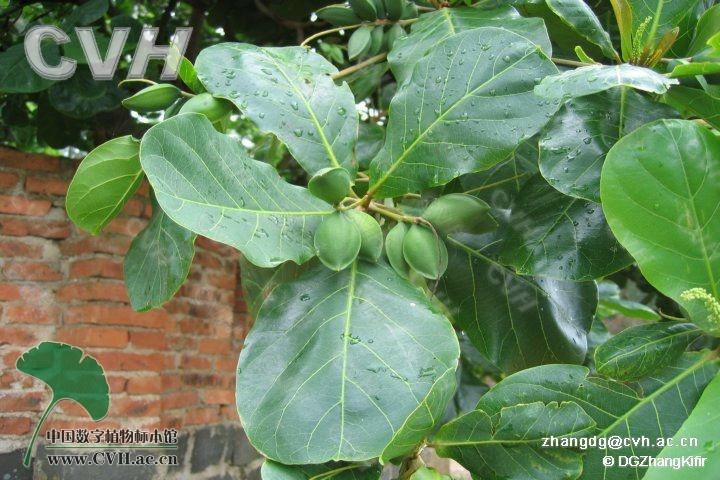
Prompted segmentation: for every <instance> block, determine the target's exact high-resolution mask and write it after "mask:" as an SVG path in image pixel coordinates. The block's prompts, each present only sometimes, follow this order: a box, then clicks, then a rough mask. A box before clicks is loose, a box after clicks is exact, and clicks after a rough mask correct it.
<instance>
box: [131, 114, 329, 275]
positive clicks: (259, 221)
mask: <svg viewBox="0 0 720 480" xmlns="http://www.w3.org/2000/svg"><path fill="white" fill-rule="evenodd" d="M140 161H141V163H142V166H143V169H144V170H145V173H146V174H147V177H148V179H149V180H150V183H151V184H152V186H153V189H154V191H155V195H156V196H157V200H158V203H159V204H160V207H162V209H163V210H164V211H165V213H166V214H167V215H168V216H169V217H170V218H171V219H172V220H173V221H174V222H176V223H178V224H179V225H181V226H183V227H185V228H187V229H188V230H191V231H193V232H195V233H197V234H199V235H203V236H205V237H208V238H211V239H213V240H216V241H218V242H221V243H225V244H227V245H230V246H232V247H235V248H237V249H238V250H240V251H241V252H242V253H243V254H244V255H245V256H246V257H247V259H248V260H250V261H251V262H252V263H254V264H256V265H258V266H261V267H272V266H275V265H279V264H281V263H283V262H285V261H287V260H292V261H294V262H295V263H303V262H305V261H307V260H309V259H310V258H312V257H313V255H314V248H313V232H314V230H315V227H316V226H317V225H318V224H319V222H320V219H321V217H322V216H324V215H328V214H330V213H332V212H333V211H334V210H333V209H332V208H331V207H330V206H329V205H328V204H326V203H325V202H323V201H321V200H318V199H317V198H315V197H313V196H312V195H311V194H310V192H308V191H307V190H306V189H305V188H302V187H297V186H294V185H290V184H289V183H286V182H285V181H284V180H282V179H281V178H280V176H279V175H278V173H277V171H275V169H274V168H273V167H271V166H270V165H268V164H266V163H263V162H258V161H255V160H253V159H251V158H250V157H248V156H247V154H246V153H245V151H244V150H243V148H242V146H241V145H240V144H239V143H238V142H237V141H235V140H233V139H231V138H230V137H228V136H226V135H223V134H222V133H218V132H217V131H216V130H215V128H213V126H212V124H211V123H210V121H209V120H208V119H207V118H206V117H204V116H203V115H200V114H196V113H184V114H180V115H177V116H175V117H173V118H171V119H169V120H165V121H164V122H162V123H160V124H158V125H155V126H154V127H152V128H151V129H150V130H148V131H147V133H145V136H144V137H143V139H142V144H141V146H140Z"/></svg>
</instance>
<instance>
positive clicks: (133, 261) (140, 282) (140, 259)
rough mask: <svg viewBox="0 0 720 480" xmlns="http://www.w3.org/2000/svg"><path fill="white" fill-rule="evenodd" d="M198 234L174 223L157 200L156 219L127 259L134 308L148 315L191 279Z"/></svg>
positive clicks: (126, 282) (131, 301)
mask: <svg viewBox="0 0 720 480" xmlns="http://www.w3.org/2000/svg"><path fill="white" fill-rule="evenodd" d="M194 244H195V234H194V233H192V232H191V231H190V230H187V229H185V228H183V227H181V226H180V225H178V224H177V223H175V222H173V221H172V220H171V219H170V218H169V217H168V216H167V215H166V214H165V212H163V211H162V209H161V208H160V206H159V205H158V204H157V202H156V201H155V199H154V198H153V216H152V218H151V219H150V223H148V225H147V227H145V228H144V229H143V231H142V232H140V234H138V236H137V237H135V238H134V239H133V241H132V243H131V244H130V249H129V250H128V252H127V254H126V255H125V261H124V267H125V268H124V271H125V285H126V286H127V290H128V295H129V296H130V303H131V305H132V307H133V308H134V309H135V310H137V311H139V312H144V311H146V310H150V309H151V308H156V307H159V306H161V305H162V304H163V303H165V302H167V301H168V300H170V299H171V298H172V297H173V296H175V293H176V292H177V291H178V289H179V288H180V286H181V285H182V284H183V282H184V281H185V279H186V278H187V275H188V272H189V271H190V265H191V264H192V259H193V256H195V247H194Z"/></svg>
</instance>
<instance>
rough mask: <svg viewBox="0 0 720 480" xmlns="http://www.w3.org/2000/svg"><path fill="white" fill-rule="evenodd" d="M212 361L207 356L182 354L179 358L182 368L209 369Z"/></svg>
mask: <svg viewBox="0 0 720 480" xmlns="http://www.w3.org/2000/svg"><path fill="white" fill-rule="evenodd" d="M210 367H212V362H211V361H210V359H209V358H205V357H201V356H198V355H183V356H182V358H181V359H180V368H182V369H183V370H203V371H205V370H209V369H210Z"/></svg>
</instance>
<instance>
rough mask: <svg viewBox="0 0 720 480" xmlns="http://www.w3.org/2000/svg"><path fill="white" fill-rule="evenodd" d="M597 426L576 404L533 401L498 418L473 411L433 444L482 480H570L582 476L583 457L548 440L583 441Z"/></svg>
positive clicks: (445, 427) (504, 411) (446, 427)
mask: <svg viewBox="0 0 720 480" xmlns="http://www.w3.org/2000/svg"><path fill="white" fill-rule="evenodd" d="M594 427H595V421H594V420H593V419H592V418H591V417H590V416H589V415H588V414H587V413H585V412H584V411H583V409H582V408H581V407H580V406H579V405H578V404H577V403H575V402H563V403H560V404H558V403H557V402H550V403H548V404H544V403H542V402H533V403H528V404H523V405H513V406H509V407H506V408H503V409H502V411H501V412H500V415H499V417H497V418H495V419H493V418H491V417H490V416H489V415H488V414H487V413H485V412H484V411H482V410H475V411H472V412H470V413H467V414H465V415H463V416H461V417H459V418H457V419H455V420H453V421H451V422H450V423H447V424H446V425H443V427H442V428H441V429H440V431H439V432H438V433H437V435H435V437H434V439H433V440H432V445H433V446H434V447H435V449H436V450H437V453H438V455H440V456H441V457H449V458H453V459H455V460H457V461H458V462H460V463H461V464H462V465H463V466H464V467H465V468H467V469H468V470H470V471H471V472H472V473H473V474H474V475H476V476H477V477H478V478H517V479H520V478H526V479H543V480H553V479H554V480H564V479H567V478H578V477H579V475H580V473H581V472H582V469H583V468H582V456H581V454H580V453H579V452H576V451H573V450H571V449H561V448H546V447H543V446H542V445H543V439H545V438H547V437H556V438H565V437H582V436H586V435H588V434H590V433H591V432H592V431H593V430H594Z"/></svg>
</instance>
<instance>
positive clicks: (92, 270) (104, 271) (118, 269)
mask: <svg viewBox="0 0 720 480" xmlns="http://www.w3.org/2000/svg"><path fill="white" fill-rule="evenodd" d="M80 277H104V278H123V263H122V261H120V260H115V259H113V258H90V259H86V260H77V261H75V262H73V263H72V264H70V278H80Z"/></svg>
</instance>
